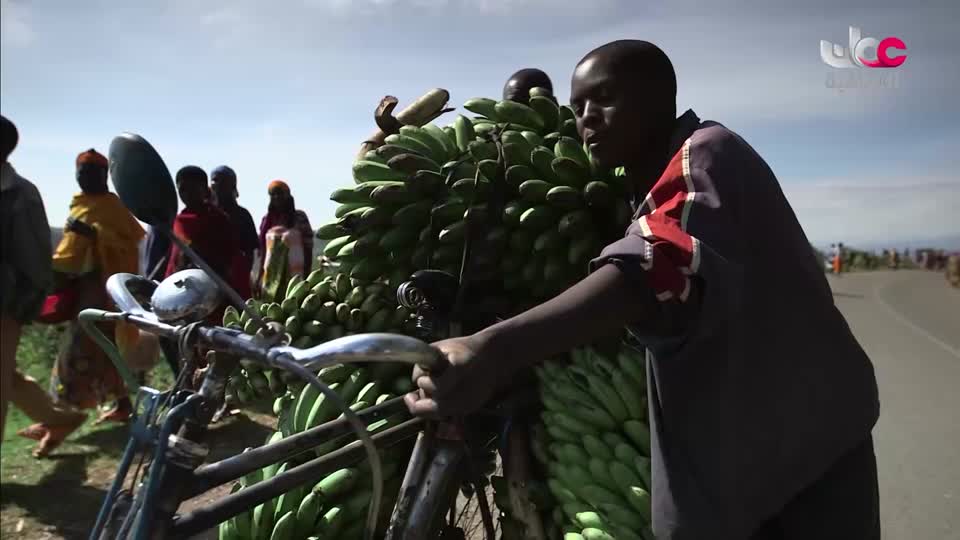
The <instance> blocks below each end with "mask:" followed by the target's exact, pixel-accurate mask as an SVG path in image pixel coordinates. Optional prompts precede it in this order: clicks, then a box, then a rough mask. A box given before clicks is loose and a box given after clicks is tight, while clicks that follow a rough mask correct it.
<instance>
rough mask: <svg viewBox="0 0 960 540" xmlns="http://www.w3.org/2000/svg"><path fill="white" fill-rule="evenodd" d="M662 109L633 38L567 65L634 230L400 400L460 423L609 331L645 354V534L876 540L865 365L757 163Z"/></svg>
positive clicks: (689, 119)
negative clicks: (544, 365)
mask: <svg viewBox="0 0 960 540" xmlns="http://www.w3.org/2000/svg"><path fill="white" fill-rule="evenodd" d="M676 97H677V80H676V75H675V72H674V69H673V65H672V63H671V62H670V59H669V58H668V57H667V55H666V54H665V53H664V52H663V51H662V50H661V49H659V48H658V47H656V46H655V45H653V44H651V43H649V42H645V41H638V40H621V41H615V42H612V43H609V44H607V45H603V46H601V47H599V48H597V49H595V50H593V51H591V52H590V53H589V54H587V55H586V56H585V57H584V58H583V59H582V60H580V62H579V63H578V64H577V66H576V68H575V70H574V72H573V77H572V82H571V99H570V103H571V106H572V108H573V110H574V113H575V116H576V121H577V129H578V131H579V132H580V135H581V137H582V138H583V140H584V141H585V142H586V144H587V146H588V147H589V148H590V151H591V155H592V157H593V159H595V160H596V161H597V164H598V165H599V166H600V167H602V168H604V169H613V168H616V167H621V166H622V167H625V171H626V178H625V182H627V185H629V187H630V190H629V191H630V194H629V196H625V199H627V200H628V201H629V202H631V203H632V205H633V209H634V211H635V212H636V213H635V215H634V219H633V222H632V223H631V224H630V226H629V227H628V228H627V230H626V231H624V236H623V237H622V238H620V239H619V240H617V241H615V242H613V243H612V244H610V245H608V246H607V247H606V248H604V249H603V251H602V252H601V253H600V255H599V256H598V257H597V258H596V259H594V260H593V261H591V262H590V264H589V268H588V269H587V270H589V275H588V276H587V277H585V278H584V279H583V280H581V281H580V282H579V283H577V284H575V285H573V286H572V287H571V288H569V289H567V290H566V291H564V292H562V293H560V294H559V295H557V296H555V297H554V298H552V299H550V300H548V301H546V302H544V303H543V304H540V305H539V306H536V307H534V308H531V309H530V310H528V311H525V312H523V313H521V314H519V315H517V316H514V317H511V318H509V319H507V320H504V321H502V322H498V323H496V324H494V325H492V326H490V327H488V328H486V329H484V330H482V331H480V332H478V333H475V334H471V335H467V336H462V337H456V338H452V339H446V340H443V341H440V342H437V343H434V344H433V345H434V347H436V348H437V349H439V350H440V352H441V353H443V355H444V357H445V358H446V360H447V362H446V365H445V366H444V369H443V370H442V371H440V372H439V373H431V372H429V371H428V370H426V369H424V368H422V367H417V368H415V369H414V373H413V380H414V381H415V384H416V386H417V389H416V391H414V392H411V393H409V394H407V395H406V396H404V399H405V401H406V404H407V407H408V408H409V410H410V411H411V412H412V413H414V414H416V415H417V416H422V417H427V418H434V419H436V418H451V417H453V418H456V417H462V416H464V415H468V414H471V413H473V412H474V411H476V410H478V409H480V408H481V407H483V406H484V405H485V404H487V403H488V402H489V401H490V400H491V399H492V398H494V397H495V396H496V395H498V394H499V393H501V392H503V391H504V389H505V388H506V387H508V386H509V385H510V384H511V383H514V382H515V381H516V380H517V378H518V377H520V376H521V375H522V374H523V372H524V371H525V370H529V369H531V368H532V367H534V365H535V364H537V363H540V362H563V361H564V360H563V358H564V356H563V353H566V352H568V351H570V350H571V349H573V348H575V347H578V346H582V345H586V344H589V343H593V342H595V341H597V340H601V339H604V338H607V337H610V336H614V335H617V334H618V333H619V332H621V331H622V330H623V328H624V327H626V328H627V329H629V330H630V332H631V333H632V334H633V336H634V337H635V338H636V339H637V340H639V341H640V343H641V344H642V345H643V346H644V347H645V348H646V349H647V353H648V354H647V359H646V362H645V363H646V373H647V374H648V376H647V377H646V379H647V386H648V391H647V395H648V396H649V416H650V436H651V437H650V450H651V452H650V455H651V469H652V490H651V492H650V496H651V499H652V517H653V520H652V521H653V523H652V525H653V532H654V534H655V536H656V538H658V539H660V540H701V539H714V538H715V539H724V540H733V539H737V540H747V539H749V540H771V539H775V540H784V539H800V538H803V539H814V538H816V539H818V540H839V539H843V540H847V539H850V540H852V539H857V540H878V539H879V538H880V518H879V502H878V485H877V463H876V456H875V455H874V446H873V439H872V436H871V432H872V429H873V427H874V425H875V424H876V421H877V419H878V417H879V398H878V390H877V381H876V377H875V374H874V369H873V365H872V363H871V362H870V359H869V357H867V355H866V353H865V352H864V351H863V348H862V347H861V346H860V344H859V343H857V340H856V337H854V335H853V333H852V332H851V330H850V327H849V325H848V324H847V322H846V321H845V320H844V318H843V315H842V314H841V313H840V311H839V310H838V309H837V306H836V304H835V303H834V299H833V295H832V294H831V290H830V285H829V283H828V282H827V280H826V278H825V276H824V274H823V270H822V269H821V268H820V266H819V264H818V263H817V259H816V257H815V256H814V255H813V253H812V252H811V250H810V244H809V241H808V240H807V238H806V235H805V234H804V232H803V229H802V227H801V226H800V223H799V221H798V219H797V217H796V215H795V213H794V212H793V210H792V209H791V208H790V204H789V202H788V201H787V199H786V197H785V196H784V194H783V190H782V189H781V186H780V184H779V182H778V180H777V178H776V176H775V175H774V173H773V171H771V169H770V167H769V165H768V164H767V163H766V162H765V161H764V160H763V158H762V157H761V156H760V155H759V154H758V153H757V152H756V150H755V149H754V148H752V147H751V146H750V145H749V144H748V143H747V142H746V141H744V139H743V138H742V137H741V136H739V135H738V134H736V133H734V132H732V131H730V130H729V129H727V128H726V127H724V126H723V125H721V124H718V123H716V122H712V121H703V120H701V119H700V118H699V117H698V116H697V115H696V114H695V113H694V112H693V111H692V110H687V111H686V112H684V113H682V114H680V115H679V116H678V115H677V111H676V102H677V101H676ZM558 369H561V370H562V369H564V367H558ZM534 391H535V390H534Z"/></svg>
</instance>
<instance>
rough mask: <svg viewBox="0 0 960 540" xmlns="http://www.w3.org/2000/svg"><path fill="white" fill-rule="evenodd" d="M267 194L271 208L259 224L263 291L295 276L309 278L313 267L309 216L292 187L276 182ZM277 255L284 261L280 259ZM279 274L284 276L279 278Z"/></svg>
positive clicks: (268, 187)
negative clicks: (300, 206)
mask: <svg viewBox="0 0 960 540" xmlns="http://www.w3.org/2000/svg"><path fill="white" fill-rule="evenodd" d="M267 194H268V195H269V196H270V205H269V207H268V209H267V215H265V216H263V220H261V221H260V253H261V254H263V257H262V261H261V265H260V267H259V268H258V270H257V280H256V281H257V284H258V289H259V290H260V291H263V290H264V287H266V286H267V285H269V284H271V283H273V284H276V283H278V282H286V281H287V280H288V279H289V278H290V277H292V276H294V275H299V276H303V277H306V276H307V275H308V274H309V273H310V271H311V269H312V268H313V234H314V232H313V228H312V227H311V226H310V220H309V218H307V214H306V213H305V212H304V211H303V210H298V209H297V207H296V202H295V201H294V199H293V195H292V194H291V193H290V186H288V185H287V183H286V182H284V181H283V180H274V181H272V182H270V184H269V185H268V186H267ZM278 256H279V257H283V258H285V261H282V260H279V259H277V257H278ZM276 272H281V273H283V274H284V276H282V277H281V276H276V275H275V273H276ZM278 278H279V279H278ZM268 294H273V291H270V292H269V293H268Z"/></svg>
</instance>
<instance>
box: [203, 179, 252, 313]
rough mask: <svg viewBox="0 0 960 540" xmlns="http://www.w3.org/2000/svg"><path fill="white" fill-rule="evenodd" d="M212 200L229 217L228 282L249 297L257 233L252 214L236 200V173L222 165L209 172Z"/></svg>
mask: <svg viewBox="0 0 960 540" xmlns="http://www.w3.org/2000/svg"><path fill="white" fill-rule="evenodd" d="M210 183H211V186H210V187H211V191H213V201H214V203H215V204H216V205H217V207H219V208H220V209H221V210H223V212H224V213H225V214H227V217H228V218H230V225H231V226H232V227H233V233H234V241H235V242H236V246H235V249H234V255H233V261H232V263H231V265H230V285H232V286H233V288H234V289H236V291H237V292H238V293H240V297H241V298H243V299H247V298H250V296H251V295H252V289H251V286H250V280H251V279H252V277H251V271H252V270H253V260H254V258H255V257H256V254H257V250H258V249H259V247H260V239H259V237H258V236H257V227H256V225H254V224H253V217H252V216H251V215H250V212H248V211H247V209H246V208H244V207H242V206H240V205H239V204H238V203H237V197H239V195H240V194H239V192H238V191H237V173H235V172H234V171H233V169H231V168H230V167H227V166H226V165H223V166H220V167H217V168H216V169H214V170H213V172H212V173H210Z"/></svg>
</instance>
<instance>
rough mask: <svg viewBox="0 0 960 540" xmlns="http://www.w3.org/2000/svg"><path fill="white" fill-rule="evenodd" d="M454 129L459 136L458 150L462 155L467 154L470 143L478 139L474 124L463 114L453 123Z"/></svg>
mask: <svg viewBox="0 0 960 540" xmlns="http://www.w3.org/2000/svg"><path fill="white" fill-rule="evenodd" d="M453 129H454V131H455V132H456V135H457V148H458V149H459V150H460V152H461V153H462V152H466V151H467V150H468V149H469V147H470V143H472V142H473V141H475V140H476V139H477V134H476V133H475V132H474V130H473V123H472V122H470V119H468V118H467V117H466V116H463V115H462V114H461V115H458V116H457V118H456V119H455V120H454V121H453Z"/></svg>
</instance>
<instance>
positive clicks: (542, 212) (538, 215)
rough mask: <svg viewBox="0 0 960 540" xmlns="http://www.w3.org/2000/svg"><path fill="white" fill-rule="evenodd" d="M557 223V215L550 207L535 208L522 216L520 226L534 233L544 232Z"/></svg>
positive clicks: (526, 211) (529, 209)
mask: <svg viewBox="0 0 960 540" xmlns="http://www.w3.org/2000/svg"><path fill="white" fill-rule="evenodd" d="M531 182H532V180H531ZM556 222H557V217H556V214H554V212H553V209H551V208H550V207H549V206H544V205H540V206H534V207H532V208H528V209H527V210H525V211H524V212H523V214H520V226H521V227H524V228H527V229H530V230H533V231H542V230H544V229H546V228H547V227H550V226H551V225H553V224H555V223H556Z"/></svg>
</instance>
